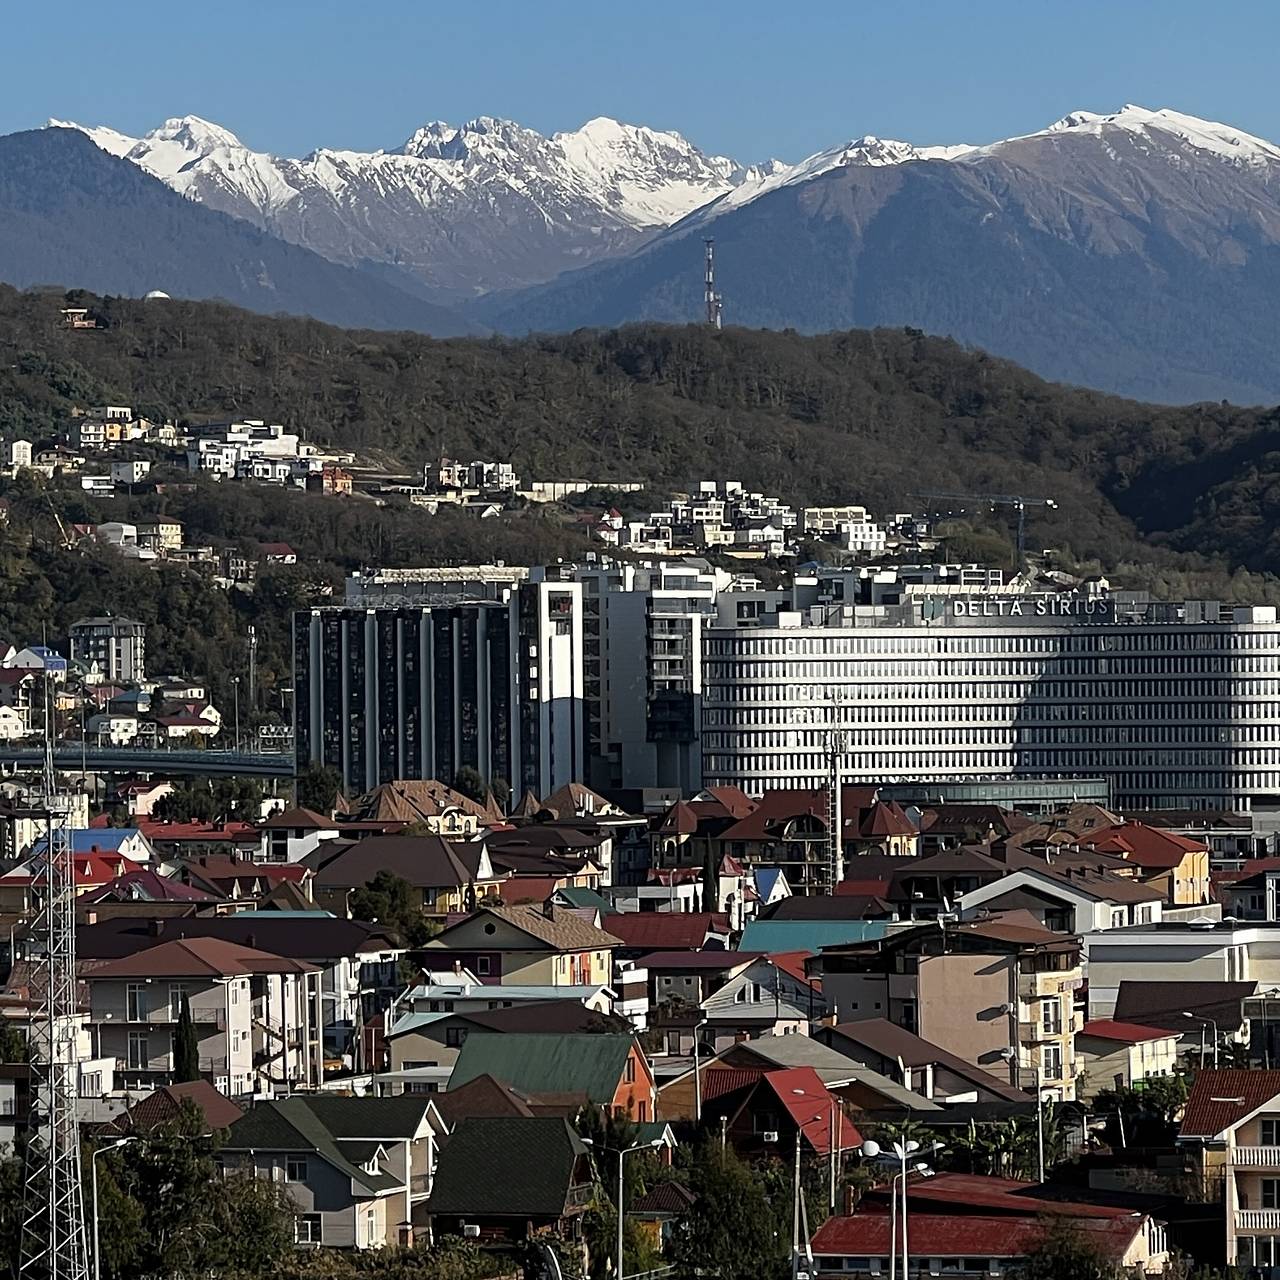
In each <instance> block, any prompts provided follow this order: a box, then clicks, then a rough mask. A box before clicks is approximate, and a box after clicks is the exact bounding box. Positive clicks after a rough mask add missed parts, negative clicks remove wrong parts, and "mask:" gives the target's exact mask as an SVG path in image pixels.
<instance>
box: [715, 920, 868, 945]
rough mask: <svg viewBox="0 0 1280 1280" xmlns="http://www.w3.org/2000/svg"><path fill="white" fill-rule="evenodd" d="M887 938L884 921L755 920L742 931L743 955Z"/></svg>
mask: <svg viewBox="0 0 1280 1280" xmlns="http://www.w3.org/2000/svg"><path fill="white" fill-rule="evenodd" d="M884 935H885V922H884V921H883V920H752V921H750V922H749V923H748V924H747V927H746V928H745V929H744V930H743V931H742V941H741V942H740V943H738V949H739V950H740V951H765V952H775V951H814V952H817V951H820V950H821V949H822V948H823V947H838V946H840V945H841V944H843V943H848V942H871V941H875V940H876V939H877V938H883V937H884Z"/></svg>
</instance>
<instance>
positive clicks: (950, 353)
mask: <svg viewBox="0 0 1280 1280" xmlns="http://www.w3.org/2000/svg"><path fill="white" fill-rule="evenodd" d="M87 302H88V303H89V304H90V305H92V306H94V307H95V309H96V310H97V312H98V313H99V314H100V315H101V317H102V319H103V321H104V323H105V324H106V326H107V327H106V328H104V329H102V330H99V331H96V332H73V331H69V330H65V329H63V328H61V327H60V325H59V318H58V308H59V307H60V306H61V305H64V302H63V299H62V297H61V296H60V295H57V296H54V295H50V294H47V293H45V294H41V293H37V292H31V293H25V294H23V293H17V292H15V291H13V290H9V289H3V288H0V430H2V431H4V432H5V433H6V434H13V433H15V432H16V433H21V434H25V435H28V436H32V437H36V438H39V437H42V436H45V435H48V434H50V433H52V432H53V431H54V430H55V429H56V428H57V427H58V425H59V424H60V423H62V422H64V421H65V419H66V417H67V415H68V414H69V413H70V411H71V409H72V408H73V406H76V405H86V404H92V403H103V402H109V403H122V404H124V403H130V404H134V405H137V406H139V407H140V408H142V409H143V410H144V411H145V412H147V413H148V414H150V415H153V416H163V415H169V416H178V417H189V418H218V417H222V418H225V417H228V416H231V415H242V416H251V417H259V418H267V419H273V420H277V421H281V422H284V423H287V424H289V425H291V426H293V427H296V428H297V429H299V430H301V431H302V432H303V433H304V434H305V435H306V436H308V437H309V438H312V439H316V440H319V441H321V442H329V443H335V444H338V443H340V444H342V445H345V446H349V447H351V448H353V449H355V450H357V451H359V452H360V453H362V454H365V455H369V454H373V455H375V456H380V457H384V458H388V459H390V458H394V459H398V460H400V461H402V462H403V463H404V464H405V465H406V466H411V467H415V468H416V467H417V466H419V465H420V464H421V463H422V462H423V461H424V460H426V459H429V458H434V457H437V456H438V455H440V454H441V453H448V454H457V455H463V456H476V457H501V458H510V459H511V460H512V461H513V462H514V463H515V464H516V467H517V470H518V471H519V472H520V473H521V474H522V475H524V476H527V477H536V478H541V479H548V478H553V477H567V476H589V477H590V478H593V479H609V478H615V479H641V480H648V481H651V482H653V483H655V484H657V485H666V486H671V485H679V484H682V483H685V482H687V481H690V480H693V479H696V478H699V477H703V476H720V477H731V478H737V479H740V480H742V481H744V482H746V483H747V484H749V485H751V486H759V487H762V488H765V489H767V490H769V491H772V492H776V493H779V494H781V495H782V496H783V497H784V498H786V499H788V500H791V501H793V502H797V503H800V502H808V501H822V500H849V501H864V502H866V503H867V504H868V505H870V506H871V507H872V508H874V509H877V510H879V511H882V512H883V511H890V510H902V509H907V508H910V507H912V506H916V507H919V506H921V505H923V504H922V500H920V499H916V498H913V496H912V495H914V494H916V493H918V492H920V491H925V490H933V489H948V490H955V489H959V490H965V491H992V492H1002V493H1025V494H1042V495H1046V496H1049V497H1053V498H1054V499H1056V501H1057V502H1058V510H1057V511H1056V512H1052V513H1048V514H1047V515H1045V516H1043V517H1041V518H1032V519H1031V521H1030V526H1029V527H1030V531H1031V539H1032V542H1033V543H1041V544H1044V545H1052V546H1056V547H1059V548H1062V549H1064V550H1065V551H1066V552H1068V553H1069V554H1070V555H1072V556H1074V557H1076V558H1077V559H1080V560H1098V561H1100V562H1102V563H1103V564H1104V565H1105V566H1107V567H1108V568H1114V567H1115V566H1117V565H1119V564H1121V563H1122V562H1139V563H1141V564H1143V565H1145V566H1148V567H1150V566H1151V565H1156V566H1158V567H1159V568H1161V569H1162V570H1168V571H1177V570H1182V569H1186V568H1189V567H1192V566H1193V565H1194V564H1196V563H1198V562H1197V561H1193V560H1191V559H1188V558H1187V557H1185V556H1171V555H1165V554H1163V553H1162V552H1161V551H1158V550H1157V548H1167V549H1169V550H1173V551H1179V552H1187V553H1194V554H1195V555H1197V556H1204V557H1208V558H1209V560H1207V561H1205V562H1204V563H1205V564H1206V565H1207V564H1208V563H1209V561H1212V562H1213V567H1215V568H1218V569H1221V568H1222V567H1224V566H1225V567H1227V568H1234V567H1237V566H1245V567H1247V568H1250V569H1254V570H1259V571H1267V572H1274V571H1276V570H1277V569H1278V568H1280V540H1277V537H1276V535H1275V533H1274V532H1273V531H1274V529H1275V528H1276V526H1277V525H1278V524H1280V484H1277V467H1278V465H1280V415H1278V414H1277V413H1276V412H1275V411H1273V410H1256V409H1248V410H1245V409H1237V408H1232V407H1230V406H1228V405H1225V404H1200V405H1194V406H1189V407H1167V406H1155V405H1146V404H1141V403H1138V402H1136V401H1128V400H1122V399H1119V398H1115V397H1109V396H1105V395H1101V394H1099V393H1096V392H1090V391H1084V390H1079V389H1076V388H1070V387H1064V386H1058V385H1054V384H1049V383H1046V382H1043V381H1042V380H1041V379H1039V378H1036V377H1034V376H1033V375H1031V374H1029V373H1027V372H1025V371H1024V370H1022V369H1019V368H1017V367H1016V366H1014V365H1011V364H1009V363H1007V362H1005V361H1001V360H997V359H994V358H991V357H989V356H986V355H984V354H983V353H981V352H975V351H971V350H966V349H964V348H962V347H960V346H959V345H957V344H956V343H953V342H950V341H947V340H942V339H936V338H931V337H928V336H925V335H922V334H920V333H919V332H917V331H914V330H893V331H889V330H872V331H862V330H855V331H850V332H847V333H835V334H828V335H823V336H819V337H802V336H800V335H797V334H794V333H786V332H783V333H772V332H765V331H747V330H738V329H729V330H726V331H724V332H722V333H714V332H710V331H708V330H706V329H704V328H701V327H692V326H690V327H681V328H675V327H667V326H657V325H642V326H629V327H626V328H623V329H619V330H610V331H592V330H583V331H579V332H577V333H573V334H567V335H560V336H554V337H535V338H528V339H523V340H509V339H500V338H490V339H453V340H445V341H436V340H432V339H429V338H425V337H421V336H418V335H414V334H402V333H368V332H354V331H343V330H338V329H334V328H331V327H329V326H326V325H322V324H319V323H316V322H313V321H306V320H293V319H279V318H267V317H261V316H255V315H251V314H248V313H245V312H242V311H237V310H234V309H232V308H229V307H225V306H220V305H216V304H207V303H205V304H196V303H182V302H165V303H158V304H156V303H151V304H143V303H139V302H134V301H123V300H111V299H108V300H105V301H101V302H100V301H98V300H95V299H87ZM422 519H424V520H425V519H426V517H422Z"/></svg>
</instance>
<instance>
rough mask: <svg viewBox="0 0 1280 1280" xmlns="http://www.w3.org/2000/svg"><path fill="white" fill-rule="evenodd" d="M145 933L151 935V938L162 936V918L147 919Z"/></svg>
mask: <svg viewBox="0 0 1280 1280" xmlns="http://www.w3.org/2000/svg"><path fill="white" fill-rule="evenodd" d="M147 933H148V935H149V936H151V937H152V938H159V937H163V936H164V921H163V920H149V921H148V922H147Z"/></svg>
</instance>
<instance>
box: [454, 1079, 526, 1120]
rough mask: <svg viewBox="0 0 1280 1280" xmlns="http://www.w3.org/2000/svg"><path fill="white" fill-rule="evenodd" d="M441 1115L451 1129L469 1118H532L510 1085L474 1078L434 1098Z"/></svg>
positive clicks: (519, 1096) (521, 1098) (499, 1081)
mask: <svg viewBox="0 0 1280 1280" xmlns="http://www.w3.org/2000/svg"><path fill="white" fill-rule="evenodd" d="M435 1103H436V1106H438V1107H439V1108H440V1114H441V1115H442V1116H444V1118H445V1120H446V1121H447V1122H448V1125H449V1127H450V1128H451V1129H453V1128H456V1127H457V1126H458V1125H459V1124H461V1122H462V1121H463V1120H465V1119H466V1118H467V1117H468V1116H526V1117H527V1116H531V1115H533V1114H534V1112H533V1109H532V1107H530V1106H529V1103H528V1102H527V1101H526V1100H525V1099H524V1098H523V1097H521V1095H520V1094H518V1093H517V1092H516V1091H515V1090H514V1089H512V1088H511V1087H510V1085H505V1084H503V1083H502V1081H501V1080H495V1079H494V1078H493V1076H491V1075H480V1076H476V1078H475V1079H474V1080H468V1081H467V1083H466V1084H460V1085H459V1086H458V1087H457V1088H456V1089H447V1090H446V1091H445V1092H444V1093H441V1094H438V1095H437V1096H436V1098H435Z"/></svg>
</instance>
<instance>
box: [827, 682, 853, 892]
mask: <svg viewBox="0 0 1280 1280" xmlns="http://www.w3.org/2000/svg"><path fill="white" fill-rule="evenodd" d="M841 693H842V690H840V689H833V690H831V693H830V699H831V701H830V704H829V707H830V714H829V719H828V721H827V743H826V746H827V864H828V874H829V883H830V885H831V888H832V890H833V891H834V890H835V887H836V885H838V884H839V883H840V882H841V881H842V880H843V879H844V756H845V752H846V751H848V750H849V740H848V735H847V734H846V733H845V729H844V725H843V724H842V723H841V719H840V704H841V702H842V701H843V699H842V697H841Z"/></svg>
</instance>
